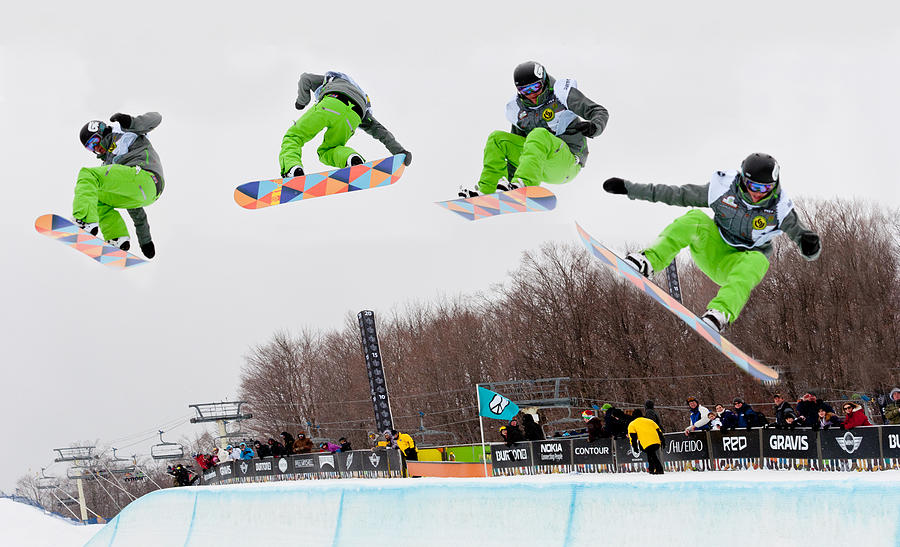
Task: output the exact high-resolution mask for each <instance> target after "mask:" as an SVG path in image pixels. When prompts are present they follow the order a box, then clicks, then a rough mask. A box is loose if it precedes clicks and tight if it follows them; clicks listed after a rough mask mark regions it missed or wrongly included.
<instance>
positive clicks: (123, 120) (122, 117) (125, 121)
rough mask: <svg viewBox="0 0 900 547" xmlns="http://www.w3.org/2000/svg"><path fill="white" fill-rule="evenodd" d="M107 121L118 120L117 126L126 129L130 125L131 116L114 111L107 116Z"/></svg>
mask: <svg viewBox="0 0 900 547" xmlns="http://www.w3.org/2000/svg"><path fill="white" fill-rule="evenodd" d="M109 121H111V122H119V127H121V128H122V129H128V128H129V127H131V116H129V115H128V114H122V113H121V112H116V113H115V114H113V115H112V116H110V117H109Z"/></svg>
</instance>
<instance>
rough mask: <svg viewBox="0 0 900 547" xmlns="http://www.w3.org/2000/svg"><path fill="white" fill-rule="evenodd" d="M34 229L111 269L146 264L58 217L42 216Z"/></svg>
mask: <svg viewBox="0 0 900 547" xmlns="http://www.w3.org/2000/svg"><path fill="white" fill-rule="evenodd" d="M34 228H35V229H36V230H37V231H38V232H40V233H42V234H44V235H45V236H47V237H51V238H53V239H55V240H57V241H61V242H62V243H65V244H66V245H68V246H69V247H72V248H73V249H75V250H76V251H79V252H81V253H83V254H86V255H87V256H89V257H91V258H93V259H94V260H96V261H97V262H99V263H100V264H103V265H106V266H109V267H111V268H131V267H132V266H139V265H141V264H144V263H145V262H147V260H145V259H143V258H138V257H137V256H135V255H133V254H131V253H129V252H127V251H123V250H122V249H119V248H118V247H114V246H112V245H107V244H106V242H105V241H103V240H102V239H100V238H99V237H97V236H92V235H91V234H89V233H88V232H85V231H84V230H82V229H81V228H79V227H78V226H77V225H76V224H75V223H74V222H72V221H71V220H69V219H67V218H64V217H61V216H59V215H52V214H50V215H42V216H39V217H38V218H37V220H35V221H34Z"/></svg>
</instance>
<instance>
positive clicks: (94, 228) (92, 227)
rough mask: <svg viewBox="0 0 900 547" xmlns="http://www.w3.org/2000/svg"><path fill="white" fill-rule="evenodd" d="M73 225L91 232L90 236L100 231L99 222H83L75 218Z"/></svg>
mask: <svg viewBox="0 0 900 547" xmlns="http://www.w3.org/2000/svg"><path fill="white" fill-rule="evenodd" d="M75 225H76V226H78V227H79V228H81V229H82V230H84V231H85V232H87V233H89V234H91V235H92V236H95V235H97V234H98V233H99V232H100V223H99V222H85V221H83V220H80V219H77V218H76V219H75Z"/></svg>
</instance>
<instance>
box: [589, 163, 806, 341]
mask: <svg viewBox="0 0 900 547" xmlns="http://www.w3.org/2000/svg"><path fill="white" fill-rule="evenodd" d="M779 170H780V169H779V166H778V162H776V161H775V158H773V157H772V156H770V155H768V154H759V153H757V154H750V155H749V156H747V158H746V159H745V160H744V161H743V163H741V170H740V171H717V172H716V173H714V174H713V176H712V178H711V179H710V181H709V183H707V184H703V185H700V184H686V185H684V186H665V185H662V184H638V183H635V182H631V181H628V180H625V179H621V178H618V177H613V178H610V179H607V180H606V181H605V182H604V183H603V189H604V190H606V191H607V192H609V193H611V194H624V195H627V196H628V197H629V198H630V199H640V200H644V201H651V202H661V203H667V204H669V205H679V206H682V207H710V208H711V209H712V210H713V213H714V215H715V220H713V219H711V218H709V216H707V215H706V214H705V213H703V212H702V211H700V210H698V209H693V210H691V211H688V212H687V213H686V214H685V215H683V216H681V217H679V218H677V219H675V221H674V222H673V223H672V224H670V225H669V226H667V227H666V228H665V229H664V230H663V231H662V233H661V234H660V235H659V238H657V240H656V241H655V242H654V243H653V245H651V246H650V247H648V248H646V249H644V250H643V251H642V252H639V253H630V254H628V256H626V257H625V260H626V261H627V262H630V263H631V264H632V265H633V266H634V268H635V269H636V270H638V271H639V272H640V273H641V274H643V275H644V276H647V277H649V276H650V275H651V274H652V273H653V272H658V271H660V270H662V269H664V268H666V266H668V265H669V263H671V262H672V260H674V259H675V256H676V255H677V254H678V252H679V251H680V250H681V249H683V248H684V247H690V249H691V257H693V259H694V263H695V264H697V267H699V268H700V270H702V271H703V273H705V274H706V275H707V276H708V277H709V278H710V279H712V280H713V281H714V282H715V283H716V284H717V285H719V287H720V288H719V292H718V293H717V294H716V296H715V298H713V299H712V300H711V301H710V302H709V304H708V305H707V308H708V309H707V310H706V313H704V314H703V316H702V317H701V319H702V320H703V321H704V322H705V323H706V324H708V325H709V326H711V327H712V328H714V329H715V330H716V331H718V332H721V331H722V330H723V329H724V328H725V327H726V326H727V325H728V324H729V323H732V322H734V320H735V319H737V317H738V315H739V314H740V312H741V310H742V309H743V307H744V305H745V304H746V303H747V300H748V299H749V298H750V291H752V290H753V287H755V286H756V285H758V284H759V282H760V281H762V279H763V277H764V276H765V275H766V271H768V269H769V259H768V257H769V256H770V255H771V254H772V240H773V239H774V238H775V237H776V236H777V235H779V234H781V233H782V232H784V233H786V234H787V235H788V237H790V238H791V240H793V241H794V243H796V244H797V246H798V247H800V254H801V255H803V257H804V258H805V259H806V260H815V259H817V258H818V257H819V253H821V251H822V247H821V244H820V242H819V236H818V235H817V234H816V233H815V232H813V231H811V230H810V229H809V228H807V227H806V226H805V225H804V224H803V222H802V221H801V220H800V217H799V216H798V215H797V212H796V211H795V210H794V204H793V202H792V201H791V200H790V199H789V198H788V197H786V196H785V194H784V192H783V191H782V190H781V179H780V174H779Z"/></svg>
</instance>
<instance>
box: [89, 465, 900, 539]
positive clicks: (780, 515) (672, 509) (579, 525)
mask: <svg viewBox="0 0 900 547" xmlns="http://www.w3.org/2000/svg"><path fill="white" fill-rule="evenodd" d="M723 475H724V476H723ZM735 540H739V541H738V542H739V543H740V545H741V546H742V547H745V546H751V545H765V546H766V547H772V546H773V545H795V546H798V547H799V546H801V545H841V544H844V545H850V544H852V545H866V546H868V547H872V546H877V545H891V546H896V545H900V472H898V471H886V472H881V473H872V474H861V473H833V474H830V475H829V476H828V477H822V475H820V474H811V473H808V472H774V471H755V472H744V471H736V472H731V473H728V474H722V473H716V474H711V473H709V474H707V473H678V474H671V475H663V476H649V475H640V476H635V475H613V476H604V477H597V476H591V475H548V476H537V477H534V476H530V477H495V478H489V479H436V478H429V479H344V480H329V481H298V482H282V483H274V484H245V485H231V486H207V487H192V488H172V489H167V490H162V491H158V492H154V493H151V494H148V495H146V496H144V497H142V498H140V499H139V500H137V501H135V502H133V503H132V504H131V505H129V506H128V507H126V508H125V509H124V510H123V511H122V512H121V513H120V514H119V516H117V517H116V518H114V519H113V520H112V521H110V522H109V524H107V525H106V526H105V527H104V528H103V529H102V530H101V531H100V532H99V533H97V535H96V536H94V537H93V538H92V539H91V541H89V542H88V543H87V545H89V546H92V547H93V546H101V545H102V546H107V545H114V546H128V545H139V546H145V545H190V546H201V545H211V546H212V545H214V546H216V547H223V546H226V545H240V546H241V547H246V546H247V545H267V546H272V545H393V544H397V543H398V542H399V543H400V544H410V545H412V544H417V545H426V546H429V545H454V546H458V545H472V544H474V543H472V542H473V541H475V542H477V543H479V544H494V543H496V544H501V543H502V544H503V545H542V546H551V545H552V546H556V545H591V546H592V547H595V546H601V545H631V544H635V545H647V544H649V545H682V544H693V545H730V544H732V543H734V542H735Z"/></svg>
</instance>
